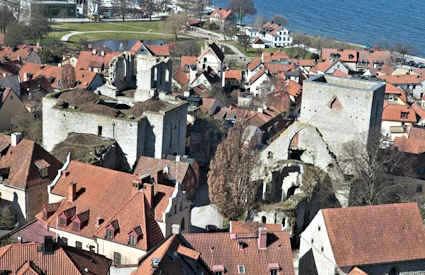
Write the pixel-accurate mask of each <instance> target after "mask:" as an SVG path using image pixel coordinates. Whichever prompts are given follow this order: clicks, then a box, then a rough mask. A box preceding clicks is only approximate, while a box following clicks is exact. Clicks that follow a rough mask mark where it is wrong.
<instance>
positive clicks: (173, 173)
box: [134, 156, 199, 197]
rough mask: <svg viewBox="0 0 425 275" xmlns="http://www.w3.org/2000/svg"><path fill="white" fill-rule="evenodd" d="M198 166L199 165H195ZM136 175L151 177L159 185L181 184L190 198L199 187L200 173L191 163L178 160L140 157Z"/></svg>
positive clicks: (135, 171) (178, 158) (179, 158)
mask: <svg viewBox="0 0 425 275" xmlns="http://www.w3.org/2000/svg"><path fill="white" fill-rule="evenodd" d="M194 165H197V164H194ZM134 174H136V175H139V176H143V175H151V176H152V177H153V178H154V179H155V181H156V182H157V183H159V184H164V185H168V184H169V183H170V182H179V183H181V184H182V185H183V189H184V191H185V192H186V193H188V195H189V196H190V197H193V195H194V194H195V191H196V189H197V187H198V185H199V171H197V170H196V169H195V168H194V167H193V165H192V164H191V163H189V162H186V161H182V160H181V156H178V157H177V160H175V161H174V160H169V159H156V158H150V157H140V158H139V160H138V161H137V165H136V168H134Z"/></svg>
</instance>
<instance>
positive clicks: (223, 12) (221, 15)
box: [210, 9, 232, 20]
mask: <svg viewBox="0 0 425 275" xmlns="http://www.w3.org/2000/svg"><path fill="white" fill-rule="evenodd" d="M230 14H232V10H230V9H227V10H224V9H216V10H214V11H213V12H212V13H211V15H210V17H211V18H216V16H217V15H218V16H219V18H220V19H221V20H226V19H227V17H229V15H230Z"/></svg>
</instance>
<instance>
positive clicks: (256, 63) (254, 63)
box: [248, 57, 261, 71]
mask: <svg viewBox="0 0 425 275" xmlns="http://www.w3.org/2000/svg"><path fill="white" fill-rule="evenodd" d="M260 64H261V59H260V58H259V57H256V58H254V59H253V60H252V61H251V63H249V64H248V70H250V71H253V70H254V69H255V68H257V67H258V66H260Z"/></svg>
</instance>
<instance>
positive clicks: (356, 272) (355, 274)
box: [348, 267, 368, 275]
mask: <svg viewBox="0 0 425 275" xmlns="http://www.w3.org/2000/svg"><path fill="white" fill-rule="evenodd" d="M348 275H368V274H367V273H366V272H364V271H363V270H361V269H360V268H358V267H355V268H353V269H352V270H351V271H350V273H348Z"/></svg>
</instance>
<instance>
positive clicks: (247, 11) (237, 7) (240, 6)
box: [228, 0, 257, 24]
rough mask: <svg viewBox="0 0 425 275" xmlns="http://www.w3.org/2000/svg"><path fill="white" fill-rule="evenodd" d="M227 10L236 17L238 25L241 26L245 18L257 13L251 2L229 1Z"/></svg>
mask: <svg viewBox="0 0 425 275" xmlns="http://www.w3.org/2000/svg"><path fill="white" fill-rule="evenodd" d="M228 9H231V10H232V12H233V13H235V14H237V15H238V17H239V24H242V21H243V19H244V17H245V16H247V15H254V14H256V13H257V9H256V8H255V5H254V1H253V0H230V3H229V6H228Z"/></svg>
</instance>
